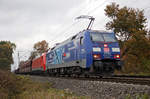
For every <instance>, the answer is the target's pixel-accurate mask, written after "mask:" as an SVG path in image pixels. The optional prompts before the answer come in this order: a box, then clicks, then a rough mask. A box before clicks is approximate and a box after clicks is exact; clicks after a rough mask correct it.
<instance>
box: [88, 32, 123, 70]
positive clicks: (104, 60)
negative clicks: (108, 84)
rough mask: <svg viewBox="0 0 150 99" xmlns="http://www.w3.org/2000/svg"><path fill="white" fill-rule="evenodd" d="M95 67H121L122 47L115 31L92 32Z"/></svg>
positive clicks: (101, 68) (104, 68) (106, 68)
mask: <svg viewBox="0 0 150 99" xmlns="http://www.w3.org/2000/svg"><path fill="white" fill-rule="evenodd" d="M90 38H91V42H92V56H93V57H92V58H93V67H94V68H95V69H96V70H97V71H101V72H102V71H103V72H104V71H106V72H111V71H112V72H113V71H114V69H120V68H121V63H120V48H119V44H118V42H117V39H116V37H115V35H114V33H107V32H91V33H90Z"/></svg>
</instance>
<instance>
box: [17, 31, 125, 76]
mask: <svg viewBox="0 0 150 99" xmlns="http://www.w3.org/2000/svg"><path fill="white" fill-rule="evenodd" d="M121 67H122V62H121V60H120V48H119V44H118V41H117V39H116V37H115V34H114V33H113V32H106V31H98V30H84V31H82V32H80V33H78V34H76V35H74V36H72V37H71V38H69V39H67V40H66V41H64V42H62V43H60V44H57V45H56V46H55V47H53V48H52V49H51V50H49V51H48V52H46V53H44V54H43V55H42V56H40V57H38V58H36V59H33V60H28V61H26V62H24V63H22V64H20V66H19V69H18V73H23V74H42V73H47V74H49V75H72V74H76V75H81V74H84V75H107V74H113V72H114V70H115V69H117V70H120V69H121Z"/></svg>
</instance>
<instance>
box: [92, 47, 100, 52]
mask: <svg viewBox="0 0 150 99" xmlns="http://www.w3.org/2000/svg"><path fill="white" fill-rule="evenodd" d="M93 52H101V48H99V47H93Z"/></svg>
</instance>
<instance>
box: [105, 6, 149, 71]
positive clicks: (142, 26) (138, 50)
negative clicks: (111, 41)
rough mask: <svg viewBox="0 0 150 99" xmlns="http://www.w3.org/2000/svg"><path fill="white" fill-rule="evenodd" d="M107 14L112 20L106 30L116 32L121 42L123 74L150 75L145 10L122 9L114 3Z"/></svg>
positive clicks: (107, 10)
mask: <svg viewBox="0 0 150 99" xmlns="http://www.w3.org/2000/svg"><path fill="white" fill-rule="evenodd" d="M105 12H106V13H105V14H106V16H108V17H109V18H110V19H111V21H109V22H108V23H107V24H106V28H107V29H108V30H114V32H115V34H116V36H117V38H118V40H119V42H120V47H121V54H122V60H123V61H124V67H123V71H122V73H130V74H150V39H149V36H148V34H149V33H148V31H147V29H146V22H147V19H146V18H145V16H144V13H143V10H141V11H140V10H139V9H133V8H128V7H122V8H120V7H119V5H117V4H115V3H112V4H111V5H107V7H106V9H105Z"/></svg>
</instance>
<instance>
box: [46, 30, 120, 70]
mask: <svg viewBox="0 0 150 99" xmlns="http://www.w3.org/2000/svg"><path fill="white" fill-rule="evenodd" d="M90 32H93V31H92V30H85V31H83V32H80V33H78V34H77V36H76V37H75V39H73V40H71V39H69V40H66V41H65V43H61V44H59V45H57V46H56V48H54V49H53V50H51V51H50V52H48V53H47V55H46V60H47V63H46V64H60V65H61V64H62V63H67V62H71V61H77V60H83V59H86V68H89V67H90V66H92V64H93V54H100V56H101V59H100V60H103V59H114V55H115V54H120V52H112V50H111V48H119V44H118V42H107V43H106V42H92V41H91V37H90ZM110 34H111V35H112V34H113V36H112V37H115V36H114V33H110ZM80 37H83V38H84V39H83V44H80ZM104 44H108V48H109V49H110V51H109V53H105V52H104ZM93 47H100V48H101V52H93ZM64 54H66V56H64ZM117 60H120V59H117Z"/></svg>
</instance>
